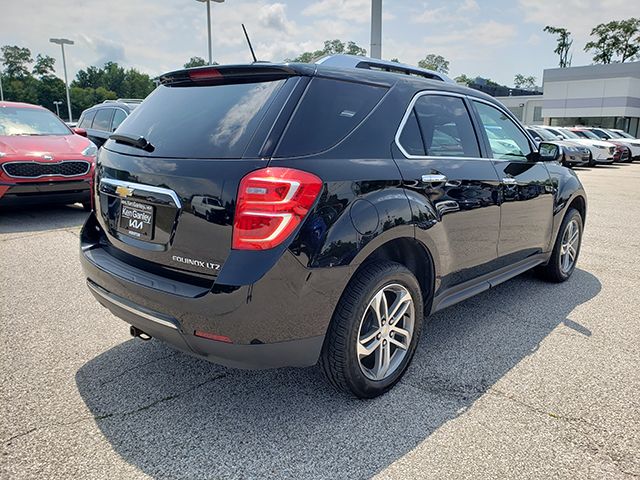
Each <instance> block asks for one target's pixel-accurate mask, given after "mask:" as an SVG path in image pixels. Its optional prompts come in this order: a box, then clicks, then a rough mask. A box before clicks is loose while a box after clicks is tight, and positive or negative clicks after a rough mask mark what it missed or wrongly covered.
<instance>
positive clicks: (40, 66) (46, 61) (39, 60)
mask: <svg viewBox="0 0 640 480" xmlns="http://www.w3.org/2000/svg"><path fill="white" fill-rule="evenodd" d="M55 63H56V59H55V58H53V57H50V56H49V55H41V54H38V55H36V64H35V65H34V66H33V70H32V71H31V73H33V74H34V75H36V76H38V77H40V78H44V77H49V76H52V75H54V74H55Z"/></svg>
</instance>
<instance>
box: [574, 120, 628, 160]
mask: <svg viewBox="0 0 640 480" xmlns="http://www.w3.org/2000/svg"><path fill="white" fill-rule="evenodd" d="M581 128H583V127H581ZM584 128H585V129H587V130H589V131H591V132H593V133H594V134H596V135H597V136H598V137H600V138H601V139H603V140H613V141H617V142H620V143H624V145H625V146H626V147H628V148H629V150H631V159H632V160H638V159H640V140H638V139H637V138H633V137H632V136H631V135H629V134H628V133H627V134H626V135H629V136H626V135H623V133H626V132H624V131H621V130H613V129H610V128H587V127H584Z"/></svg>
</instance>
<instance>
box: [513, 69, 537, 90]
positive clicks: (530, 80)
mask: <svg viewBox="0 0 640 480" xmlns="http://www.w3.org/2000/svg"><path fill="white" fill-rule="evenodd" d="M513 85H514V86H515V87H516V88H523V89H530V90H531V89H534V88H536V77H534V76H529V77H525V76H524V75H523V74H521V73H517V74H516V76H515V77H513Z"/></svg>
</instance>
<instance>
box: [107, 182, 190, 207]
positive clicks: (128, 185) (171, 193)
mask: <svg viewBox="0 0 640 480" xmlns="http://www.w3.org/2000/svg"><path fill="white" fill-rule="evenodd" d="M103 183H106V184H107V185H111V186H112V187H125V188H130V189H132V190H142V191H143V192H150V193H158V194H160V195H167V196H169V197H171V200H173V203H175V205H176V207H177V208H182V203H181V202H180V198H178V194H177V193H176V192H174V191H173V190H170V189H168V188H162V187H154V186H151V185H144V184H142V183H133V182H124V181H122V180H115V179H113V178H101V179H100V185H102V184H103Z"/></svg>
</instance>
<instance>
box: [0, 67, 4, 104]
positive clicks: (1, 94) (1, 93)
mask: <svg viewBox="0 0 640 480" xmlns="http://www.w3.org/2000/svg"><path fill="white" fill-rule="evenodd" d="M0 102H4V90H2V70H0Z"/></svg>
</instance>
